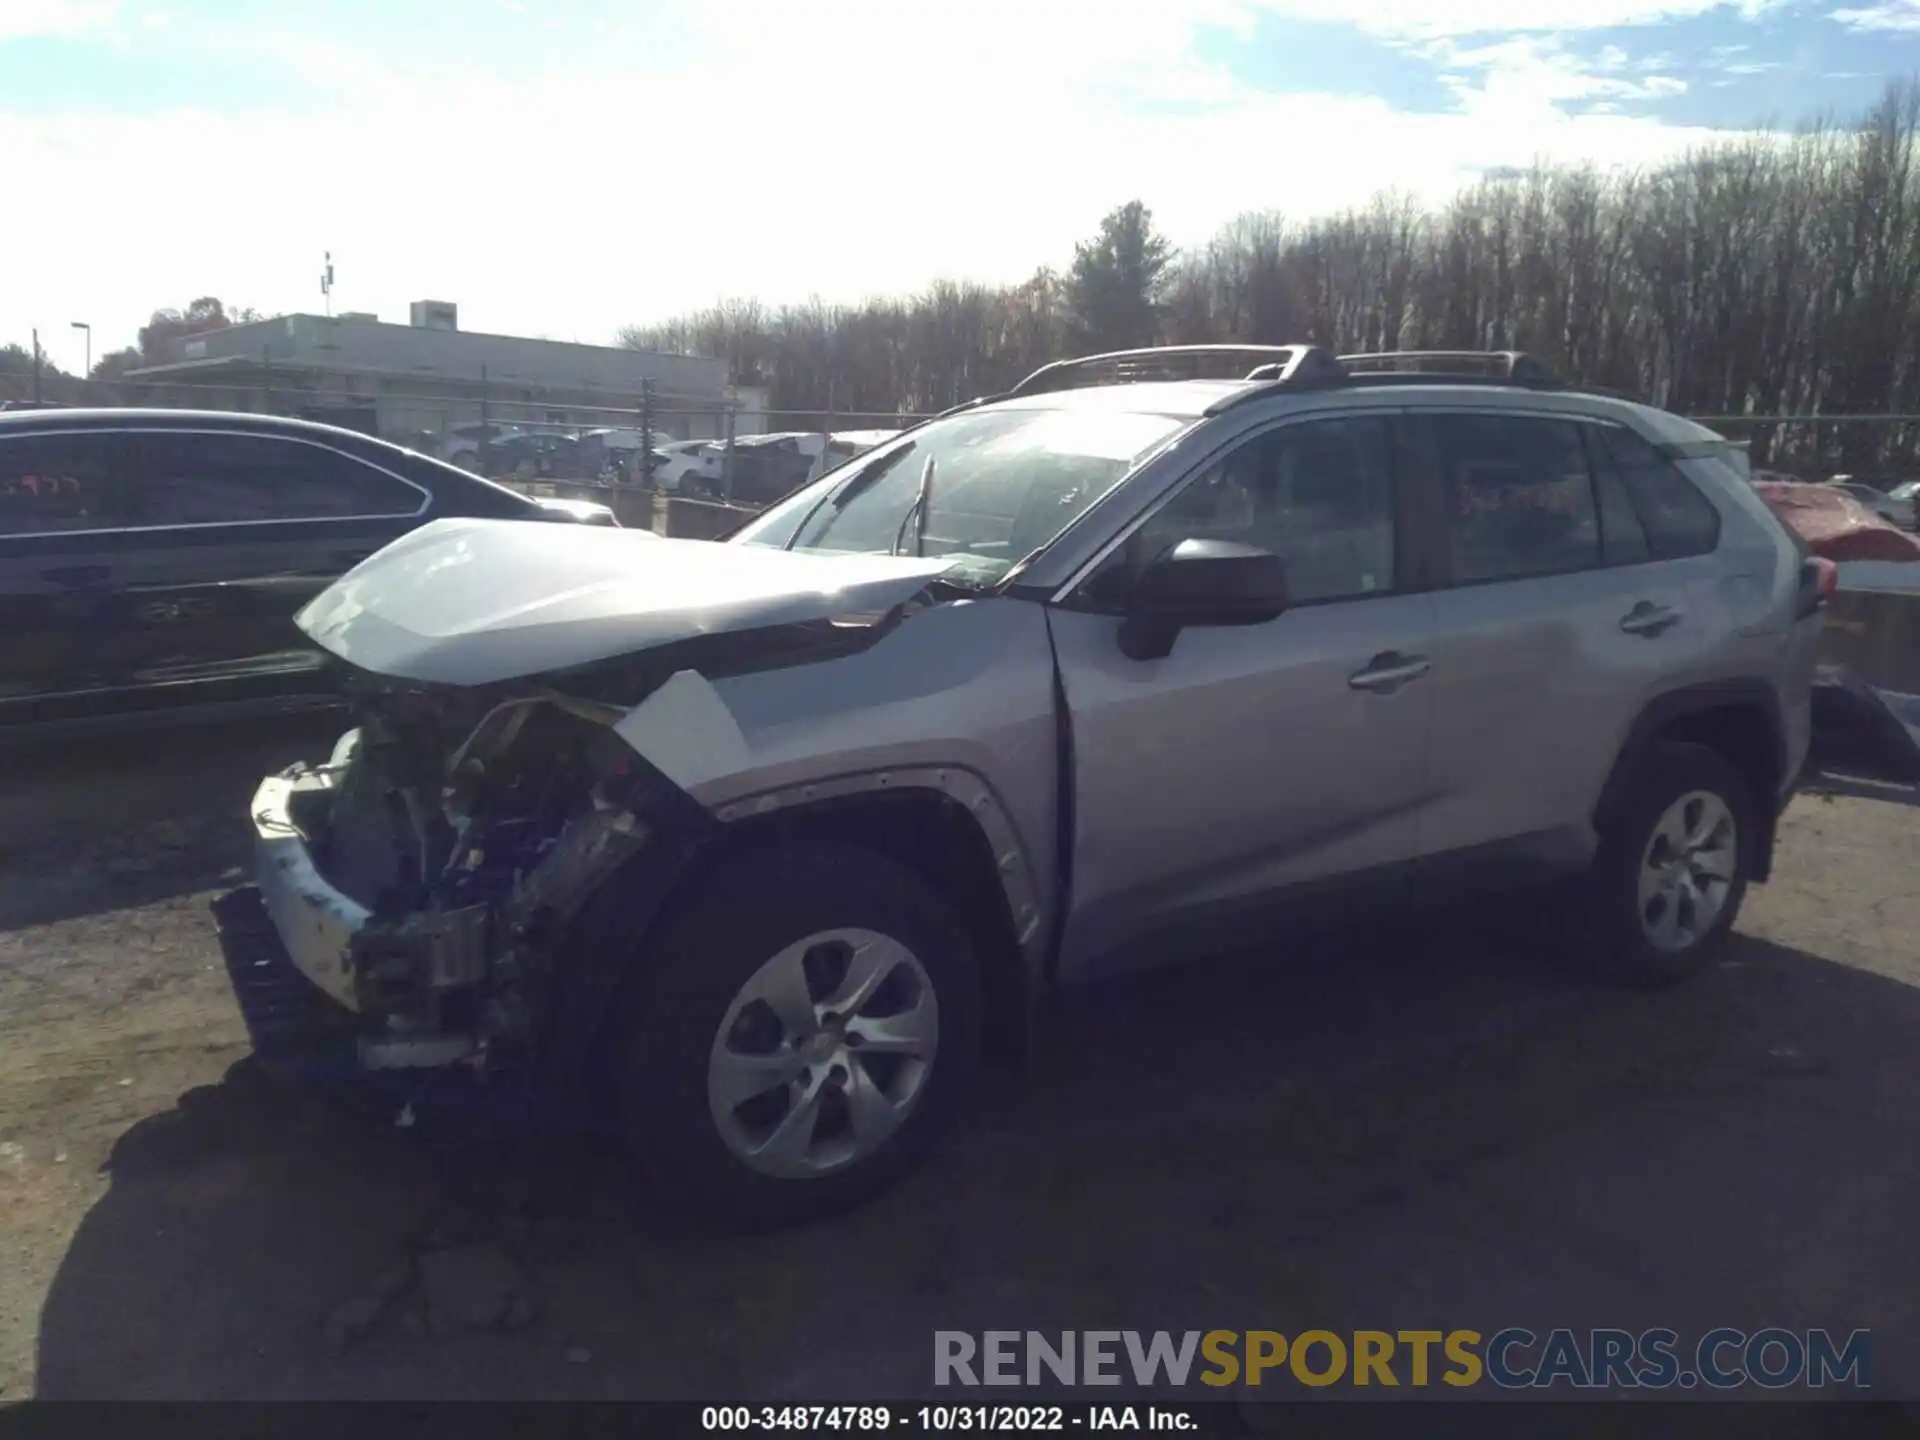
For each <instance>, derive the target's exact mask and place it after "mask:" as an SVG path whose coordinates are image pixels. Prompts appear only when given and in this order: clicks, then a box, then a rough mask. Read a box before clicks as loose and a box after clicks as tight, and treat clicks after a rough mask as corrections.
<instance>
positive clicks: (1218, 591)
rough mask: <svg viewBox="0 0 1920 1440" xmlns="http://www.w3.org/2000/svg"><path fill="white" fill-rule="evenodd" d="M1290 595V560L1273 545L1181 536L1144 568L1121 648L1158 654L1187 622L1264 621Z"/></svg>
mask: <svg viewBox="0 0 1920 1440" xmlns="http://www.w3.org/2000/svg"><path fill="white" fill-rule="evenodd" d="M1287 600H1288V597H1287V571H1286V566H1285V565H1284V564H1283V563H1282V562H1281V560H1280V557H1279V556H1278V555H1275V554H1274V553H1273V552H1272V551H1270V550H1261V549H1259V548H1257V547H1256V546H1252V545H1242V544H1239V543H1238V542H1237V541H1233V540H1182V541H1181V542H1180V543H1179V544H1177V545H1175V546H1173V547H1172V548H1171V549H1169V550H1167V551H1165V552H1164V553H1163V554H1161V555H1160V556H1159V558H1157V559H1156V560H1154V561H1153V563H1152V564H1150V565H1148V566H1147V568H1146V569H1145V570H1143V571H1141V572H1140V578H1139V580H1138V581H1137V582H1136V583H1135V585H1134V588H1133V595H1132V599H1131V603H1130V604H1129V606H1128V609H1127V618H1126V619H1125V620H1123V621H1121V622H1120V653H1121V654H1123V655H1125V656H1126V657H1127V658H1128V659H1130V660H1158V659H1160V658H1161V657H1163V656H1165V655H1167V654H1168V653H1170V652H1171V651H1172V649H1173V642H1174V640H1175V639H1177V638H1178V637H1179V634H1180V632H1181V631H1182V630H1184V629H1186V628H1187V627H1188V626H1189V625H1264V624H1265V623H1266V622H1267V621H1269V620H1273V619H1276V618H1277V617H1278V616H1279V615H1280V613H1281V612H1282V611H1284V610H1285V609H1286V608H1287Z"/></svg>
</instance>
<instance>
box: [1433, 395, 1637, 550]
mask: <svg viewBox="0 0 1920 1440" xmlns="http://www.w3.org/2000/svg"><path fill="white" fill-rule="evenodd" d="M1433 426H1434V433H1435V436H1436V438H1437V439H1438V441H1439V446H1440V460H1441V473H1442V477H1443V484H1444V487H1445V499H1446V506H1447V516H1448V523H1449V535H1450V542H1451V550H1452V559H1453V578H1454V581H1455V582H1456V583H1459V584H1472V583H1475V582H1477V581H1485V580H1518V579H1523V578H1525V577H1527V576H1533V575H1558V574H1564V573H1566V572H1568V571H1572V570H1584V569H1589V568H1592V567H1595V566H1597V565H1599V564H1600V517H1599V513H1598V511H1597V509H1596V506H1595V504H1594V490H1593V481H1592V477H1591V476H1590V475H1589V473H1588V470H1587V458H1586V453H1585V450H1584V449H1583V447H1582V446H1581V443H1580V430H1579V427H1577V426H1575V425H1573V424H1570V423H1568V422H1566V421H1563V420H1547V419H1541V418H1536V417H1533V416H1522V415H1435V416H1434V417H1433Z"/></svg>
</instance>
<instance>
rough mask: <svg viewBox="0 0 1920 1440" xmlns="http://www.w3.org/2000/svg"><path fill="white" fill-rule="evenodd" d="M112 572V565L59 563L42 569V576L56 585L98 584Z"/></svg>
mask: <svg viewBox="0 0 1920 1440" xmlns="http://www.w3.org/2000/svg"><path fill="white" fill-rule="evenodd" d="M112 574H113V567H112V566H111V565H57V566H55V567H54V568H53V569H51V570H42V571H41V572H40V578H41V579H42V580H48V581H51V582H52V583H53V584H55V585H97V584H99V583H100V582H101V581H102V580H105V579H106V578H107V577H108V576H110V575H112Z"/></svg>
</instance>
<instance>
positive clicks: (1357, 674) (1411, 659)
mask: <svg viewBox="0 0 1920 1440" xmlns="http://www.w3.org/2000/svg"><path fill="white" fill-rule="evenodd" d="M1432 668H1433V662H1432V661H1430V660H1428V659H1427V657H1426V656H1424V655H1402V654H1401V653H1400V652H1399V651H1398V650H1387V651H1383V652H1382V653H1380V654H1378V655H1376V656H1374V657H1373V658H1372V659H1371V660H1369V661H1368V662H1367V663H1366V667H1365V668H1364V669H1361V670H1356V671H1354V672H1353V674H1351V675H1349V676H1348V677H1347V684H1348V685H1350V686H1352V687H1353V688H1354V689H1355V690H1371V691H1374V692H1375V693H1376V694H1391V693H1392V692H1393V691H1395V690H1398V689H1399V688H1400V687H1401V686H1402V685H1405V684H1407V683H1408V682H1409V681H1412V680H1418V679H1419V678H1420V677H1421V676H1422V675H1424V674H1426V673H1427V672H1428V671H1429V670H1431V669H1432Z"/></svg>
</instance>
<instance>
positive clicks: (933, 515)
mask: <svg viewBox="0 0 1920 1440" xmlns="http://www.w3.org/2000/svg"><path fill="white" fill-rule="evenodd" d="M1187 424H1188V422H1187V421H1186V420H1184V419H1181V418H1179V417H1176V416H1171V415H1148V414H1138V413H1132V412H1126V411H1115V410H1104V409H1103V410H1097V411H1092V410H1089V411H1081V410H1028V409H1017V410H987V411H979V412H974V413H970V414H963V415H955V416H951V417H949V418H947V419H945V420H936V421H934V422H933V423H932V424H930V425H927V426H925V427H924V428H922V429H919V430H916V431H914V432H913V433H912V434H911V435H909V436H908V437H906V439H905V440H904V441H903V442H902V443H899V444H896V445H891V446H888V447H887V448H885V449H883V450H879V451H876V452H874V453H873V455H872V457H871V458H870V459H866V458H862V459H860V460H856V461H855V462H854V463H852V464H850V465H845V466H842V467H840V468H839V469H837V470H835V471H834V472H833V473H832V474H831V475H828V476H826V477H824V478H823V479H822V480H821V481H820V482H819V483H817V484H814V485H809V486H808V487H807V488H806V489H804V490H801V491H799V492H798V493H797V494H794V495H791V496H789V497H788V498H787V499H785V500H783V501H782V502H780V503H779V504H778V505H776V506H774V507H773V508H772V509H771V510H769V511H768V512H767V513H766V514H764V515H762V516H760V517H759V518H758V519H757V520H755V521H753V522H752V523H751V524H749V525H748V526H747V527H746V528H745V529H743V530H741V531H740V532H739V534H737V535H736V536H735V537H734V540H735V542H736V543H739V544H744V545H771V546H777V547H781V548H785V549H792V550H836V551H858V552H862V553H868V554H871V553H880V554H886V553H889V552H896V551H897V552H899V553H902V554H913V553H915V552H916V550H919V551H920V552H921V553H924V554H927V555H933V556H940V557H943V558H948V559H952V560H953V561H955V562H956V569H957V570H958V571H959V572H960V574H961V575H962V576H963V577H964V578H970V579H973V580H975V581H977V582H979V583H981V584H991V583H992V582H993V581H995V580H998V579H999V578H1000V577H1001V576H1002V575H1004V574H1006V572H1007V571H1008V570H1010V569H1012V568H1013V566H1014V565H1015V564H1016V563H1018V562H1019V561H1020V560H1022V559H1024V558H1025V557H1026V556H1028V555H1030V554H1032V553H1033V552H1034V551H1035V550H1038V549H1040V548H1041V547H1042V546H1044V545H1046V544H1047V543H1048V542H1049V541H1051V540H1052V539H1053V538H1054V536H1056V535H1058V534H1059V533H1060V532H1061V531H1062V530H1064V529H1065V528H1066V527H1067V525H1068V523H1069V522H1070V521H1072V520H1073V518H1074V517H1075V516H1077V515H1079V514H1080V513H1081V512H1082V511H1083V510H1085V509H1086V508H1087V507H1088V506H1090V505H1092V504H1093V503H1094V502H1095V501H1096V500H1098V499H1099V498H1100V497H1101V496H1103V495H1105V494H1106V493H1107V491H1109V490H1111V489H1112V488H1113V487H1114V485H1116V484H1117V483H1119V481H1120V480H1121V478H1122V477H1124V476H1125V475H1126V474H1127V472H1128V471H1130V470H1131V469H1133V467H1134V466H1135V465H1136V464H1138V463H1139V461H1140V460H1141V459H1142V458H1143V457H1144V456H1145V455H1146V454H1147V453H1148V452H1149V451H1151V450H1153V449H1155V448H1157V447H1158V446H1159V445H1160V444H1161V443H1162V442H1163V441H1165V440H1167V439H1168V438H1170V437H1171V436H1173V435H1174V434H1175V433H1176V432H1178V431H1179V430H1181V429H1182V428H1184V427H1185V426H1186V425H1187ZM929 460H931V461H932V462H933V473H932V477H931V480H930V482H929V483H928V486H927V489H928V491H929V495H928V498H927V502H926V505H925V512H924V514H922V513H920V512H919V509H918V505H917V502H918V501H919V499H920V492H921V485H922V480H923V479H924V478H925V477H926V466H927V462H928V461H929Z"/></svg>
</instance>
